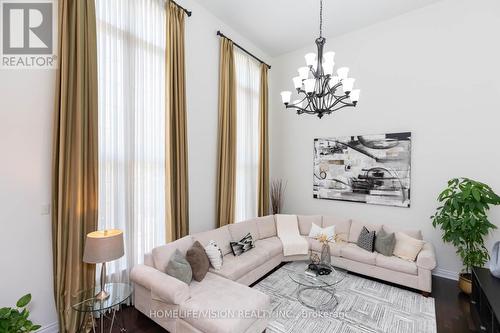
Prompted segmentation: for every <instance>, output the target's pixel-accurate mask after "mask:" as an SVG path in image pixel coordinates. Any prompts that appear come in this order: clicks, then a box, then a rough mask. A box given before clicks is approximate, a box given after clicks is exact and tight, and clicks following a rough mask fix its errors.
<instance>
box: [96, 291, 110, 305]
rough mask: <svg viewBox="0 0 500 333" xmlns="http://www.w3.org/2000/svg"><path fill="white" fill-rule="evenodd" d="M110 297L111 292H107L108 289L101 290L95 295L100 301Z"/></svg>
mask: <svg viewBox="0 0 500 333" xmlns="http://www.w3.org/2000/svg"><path fill="white" fill-rule="evenodd" d="M108 297H109V293H108V292H106V290H101V291H100V292H99V293H98V294H97V295H95V298H96V299H97V300H99V301H101V302H102V301H105V300H107V299H108Z"/></svg>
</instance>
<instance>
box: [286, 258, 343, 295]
mask: <svg viewBox="0 0 500 333" xmlns="http://www.w3.org/2000/svg"><path fill="white" fill-rule="evenodd" d="M309 264H310V261H304V262H302V263H301V264H300V265H296V266H295V267H296V269H294V270H293V271H291V272H289V273H288V276H289V277H290V279H292V280H293V281H294V282H296V283H298V284H299V285H301V286H304V287H310V288H321V287H331V286H334V285H337V284H338V283H340V282H342V280H344V279H345V278H346V276H347V274H348V273H347V271H346V270H345V269H341V268H337V267H334V266H331V265H330V267H331V269H332V272H331V273H330V274H328V275H317V276H311V275H308V274H306V270H307V268H308V266H309Z"/></svg>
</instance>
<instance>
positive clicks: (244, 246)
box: [229, 233, 255, 256]
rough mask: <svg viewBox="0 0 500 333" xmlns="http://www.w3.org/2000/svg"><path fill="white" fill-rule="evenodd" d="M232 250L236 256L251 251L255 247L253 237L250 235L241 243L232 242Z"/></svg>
mask: <svg viewBox="0 0 500 333" xmlns="http://www.w3.org/2000/svg"><path fill="white" fill-rule="evenodd" d="M229 245H231V250H232V251H233V254H234V255H235V256H239V255H241V254H242V253H244V252H247V251H250V250H251V249H253V248H254V247H255V245H254V242H253V238H252V235H251V234H250V233H248V234H247V235H246V236H245V237H243V238H242V239H241V240H240V241H239V242H231V243H229Z"/></svg>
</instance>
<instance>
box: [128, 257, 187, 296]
mask: <svg viewBox="0 0 500 333" xmlns="http://www.w3.org/2000/svg"><path fill="white" fill-rule="evenodd" d="M130 279H131V280H132V281H133V282H134V283H137V284H140V285H141V286H143V287H145V288H147V289H149V290H151V295H155V296H156V297H159V298H160V301H164V302H167V303H170V304H182V303H184V302H185V301H186V300H188V299H189V297H190V292H189V286H188V285H187V284H186V283H184V282H182V281H180V280H178V279H176V278H174V277H171V276H170V275H168V274H165V273H163V272H160V271H159V270H157V269H155V268H153V267H149V266H145V265H137V266H135V267H134V268H133V269H132V271H131V272H130ZM156 297H155V298H156Z"/></svg>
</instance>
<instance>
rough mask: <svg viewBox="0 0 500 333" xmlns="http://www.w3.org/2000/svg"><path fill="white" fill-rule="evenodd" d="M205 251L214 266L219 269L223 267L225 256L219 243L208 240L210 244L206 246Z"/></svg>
mask: <svg viewBox="0 0 500 333" xmlns="http://www.w3.org/2000/svg"><path fill="white" fill-rule="evenodd" d="M205 252H206V253H207V256H208V260H210V264H211V265H212V267H213V268H215V269H217V270H219V269H221V267H222V263H223V261H224V256H223V255H222V251H221V249H220V248H219V246H217V243H216V242H215V241H213V240H211V241H210V242H208V245H207V246H205Z"/></svg>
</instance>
